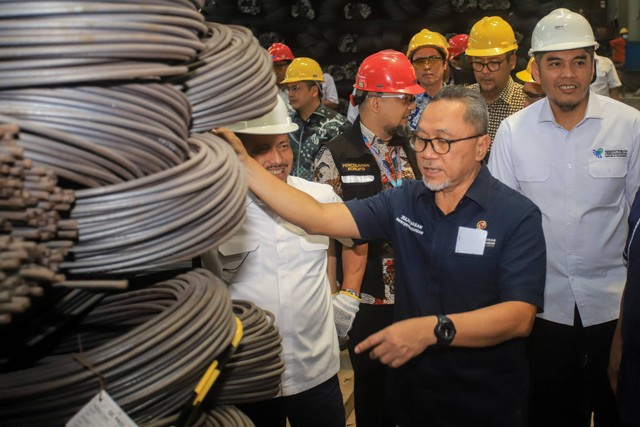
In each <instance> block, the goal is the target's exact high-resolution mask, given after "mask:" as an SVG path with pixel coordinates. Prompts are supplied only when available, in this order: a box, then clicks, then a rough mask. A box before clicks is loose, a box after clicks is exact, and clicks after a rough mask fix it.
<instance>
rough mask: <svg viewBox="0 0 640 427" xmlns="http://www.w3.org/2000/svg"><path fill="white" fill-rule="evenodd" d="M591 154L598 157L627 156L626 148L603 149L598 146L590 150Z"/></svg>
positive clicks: (621, 157)
mask: <svg viewBox="0 0 640 427" xmlns="http://www.w3.org/2000/svg"><path fill="white" fill-rule="evenodd" d="M591 151H592V152H593V155H594V156H596V158H598V159H602V158H603V157H605V158H609V159H626V158H627V156H628V151H627V150H605V149H604V148H602V147H600V148H598V149H597V150H591Z"/></svg>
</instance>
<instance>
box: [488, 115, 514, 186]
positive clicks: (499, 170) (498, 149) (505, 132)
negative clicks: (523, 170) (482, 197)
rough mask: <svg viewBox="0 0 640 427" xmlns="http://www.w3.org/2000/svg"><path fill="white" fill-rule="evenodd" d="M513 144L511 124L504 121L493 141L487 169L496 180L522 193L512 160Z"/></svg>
mask: <svg viewBox="0 0 640 427" xmlns="http://www.w3.org/2000/svg"><path fill="white" fill-rule="evenodd" d="M511 142H512V141H511V132H510V128H509V124H508V123H507V121H506V120H503V121H502V123H500V126H499V127H498V131H497V132H496V137H495V138H494V139H493V145H492V146H491V154H490V155H489V163H488V164H487V167H488V168H489V171H490V172H491V174H492V175H493V176H494V177H495V178H496V179H498V180H500V181H502V183H504V184H506V185H508V186H509V187H511V188H513V189H514V190H516V191H520V188H519V186H518V180H517V179H516V175H515V172H514V167H513V161H512V159H511V153H510V151H511ZM520 192H521V191H520Z"/></svg>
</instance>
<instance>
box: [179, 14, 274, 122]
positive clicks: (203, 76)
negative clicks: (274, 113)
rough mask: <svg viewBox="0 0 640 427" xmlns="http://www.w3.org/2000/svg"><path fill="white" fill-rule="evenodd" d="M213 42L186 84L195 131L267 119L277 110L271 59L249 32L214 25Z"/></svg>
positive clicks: (208, 42)
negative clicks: (270, 113) (263, 116)
mask: <svg viewBox="0 0 640 427" xmlns="http://www.w3.org/2000/svg"><path fill="white" fill-rule="evenodd" d="M207 26H208V28H209V34H208V39H206V40H205V48H204V50H203V51H202V52H201V53H200V54H199V55H198V58H197V61H196V62H194V63H193V64H191V65H190V68H192V69H193V72H191V73H190V74H189V76H188V79H187V80H186V81H184V83H183V85H184V92H185V94H186V96H187V98H188V99H189V102H190V103H191V106H192V116H193V123H192V126H191V130H192V131H193V132H202V131H208V130H210V129H212V128H214V127H216V126H221V125H225V124H229V123H231V122H235V121H239V120H246V119H251V118H254V117H258V116H261V115H263V114H265V113H267V112H268V111H270V110H271V109H273V107H275V104H276V97H277V96H278V95H277V93H278V92H277V87H276V84H275V75H274V74H273V72H272V64H271V58H270V56H269V54H268V53H267V51H266V50H265V49H263V48H261V47H260V45H259V44H258V41H257V39H256V38H255V37H253V35H252V33H251V31H250V30H249V29H247V28H244V27H240V26H234V25H229V26H225V25H221V24H215V23H211V22H208V23H207Z"/></svg>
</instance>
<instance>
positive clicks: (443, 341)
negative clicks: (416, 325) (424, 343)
mask: <svg viewBox="0 0 640 427" xmlns="http://www.w3.org/2000/svg"><path fill="white" fill-rule="evenodd" d="M433 333H434V334H435V336H436V339H437V340H438V345H439V346H441V347H446V346H448V345H449V344H451V341H453V337H455V336H456V327H455V326H454V324H453V321H451V319H449V318H448V317H447V316H444V315H439V316H438V324H437V325H436V327H435V328H434V329H433Z"/></svg>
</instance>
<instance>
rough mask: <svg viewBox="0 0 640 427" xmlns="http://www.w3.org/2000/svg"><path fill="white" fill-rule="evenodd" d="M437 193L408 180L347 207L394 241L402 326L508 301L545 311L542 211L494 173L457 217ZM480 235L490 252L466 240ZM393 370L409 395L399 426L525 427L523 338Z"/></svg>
mask: <svg viewBox="0 0 640 427" xmlns="http://www.w3.org/2000/svg"><path fill="white" fill-rule="evenodd" d="M434 195H435V193H434V192H432V191H430V190H429V189H428V188H427V187H426V186H425V185H424V183H423V182H421V181H408V182H405V183H403V185H402V187H400V188H394V189H391V190H387V191H384V192H382V193H379V194H378V195H376V196H374V197H371V198H368V199H364V200H353V201H349V202H347V204H346V205H347V207H348V208H349V210H350V211H351V214H352V215H353V217H354V219H355V221H356V224H357V226H358V229H359V231H360V234H361V236H362V239H363V240H377V239H385V240H391V241H392V244H393V250H394V253H395V254H396V265H395V267H396V304H395V318H396V320H403V319H408V318H413V317H420V316H428V315H435V314H451V313H462V312H467V311H472V310H476V309H480V308H483V307H488V306H491V305H495V304H498V303H502V302H507V301H522V302H526V303H530V304H533V305H535V306H537V307H538V310H539V311H541V310H542V308H543V294H544V281H545V272H546V249H545V241H544V234H543V231H542V218H541V214H540V210H539V209H538V207H537V206H535V205H534V204H533V203H532V202H531V201H530V200H529V199H527V198H526V197H524V196H522V195H521V194H519V193H517V192H516V191H514V190H512V189H511V188H509V187H507V186H506V185H504V184H502V183H501V182H500V181H498V180H496V179H495V178H493V177H492V176H491V174H490V173H489V171H488V169H487V168H486V167H485V166H482V167H481V170H480V172H479V174H478V176H477V177H476V179H475V181H474V182H473V184H472V185H471V186H470V187H469V189H468V190H467V193H466V194H465V196H464V197H463V198H462V200H461V201H460V203H459V204H458V206H457V207H456V209H455V210H454V211H453V212H451V213H449V214H448V215H445V214H444V213H443V212H442V211H441V210H440V209H439V208H438V206H437V205H436V202H435V198H434ZM463 228H464V230H462V229H463ZM479 230H485V231H486V232H487V235H486V238H485V240H484V248H481V249H479V250H478V248H477V242H476V248H475V250H468V248H467V247H465V245H464V244H462V243H464V242H461V243H458V240H459V237H461V236H462V235H463V234H464V233H465V232H466V233H467V236H469V235H471V236H476V233H479ZM461 240H465V239H464V238H462V237H461ZM456 245H458V250H456ZM465 252H466V253H465ZM469 252H471V253H469ZM473 252H475V253H473ZM479 252H482V254H477V253H479ZM393 372H394V376H395V381H393V383H394V384H397V387H396V386H394V387H393V389H392V391H391V393H392V394H393V395H395V396H396V397H399V396H402V398H397V399H394V400H395V402H394V405H396V408H394V412H396V413H397V414H402V417H400V418H399V419H400V420H402V419H404V420H409V421H405V424H403V423H400V425H412V424H413V425H422V424H418V423H424V422H430V423H434V425H458V424H456V423H460V425H465V424H466V423H467V422H468V423H470V424H468V425H484V424H482V422H486V423H488V424H487V425H496V426H497V425H505V426H507V425H511V426H518V425H520V424H518V423H516V424H513V423H514V422H515V420H516V419H519V417H521V416H522V412H523V411H524V407H525V401H526V395H527V385H528V381H527V378H528V367H527V363H526V359H525V355H524V340H522V339H514V340H510V341H507V342H504V343H501V344H498V345H496V346H492V347H484V348H463V347H447V348H438V347H430V348H428V349H427V350H426V351H424V352H423V353H422V354H420V355H418V356H417V357H415V358H414V359H412V360H411V361H409V362H408V363H407V364H405V365H404V366H403V367H401V368H399V369H396V370H394V371H393ZM403 389H404V390H403ZM412 396H413V397H412ZM412 400H413V401H415V404H412V403H410V402H411V401H412ZM425 400H426V401H428V402H427V403H425V405H426V406H424V407H423V408H417V407H416V406H419V405H421V404H420V403H419V402H420V401H423V402H424V401H425ZM407 401H409V402H407ZM403 417H405V418H403ZM406 417H409V418H406ZM442 417H444V418H442ZM452 417H453V418H452ZM456 417H457V418H456ZM496 417H497V418H496ZM510 417H511V418H510ZM522 419H524V418H522ZM474 420H475V422H478V421H480V420H484V421H481V422H480V424H474ZM497 420H500V421H499V422H498V421H497ZM509 423H511V424H509Z"/></svg>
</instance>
